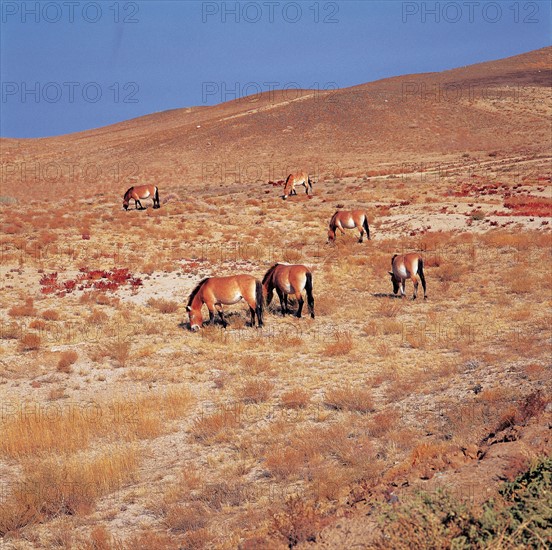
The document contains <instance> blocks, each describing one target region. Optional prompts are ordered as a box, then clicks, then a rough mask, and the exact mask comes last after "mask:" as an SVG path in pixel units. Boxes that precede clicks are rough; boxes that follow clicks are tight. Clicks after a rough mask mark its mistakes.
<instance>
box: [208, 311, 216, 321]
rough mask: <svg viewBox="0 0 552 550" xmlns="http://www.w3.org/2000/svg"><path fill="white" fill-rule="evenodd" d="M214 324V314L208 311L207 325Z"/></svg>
mask: <svg viewBox="0 0 552 550" xmlns="http://www.w3.org/2000/svg"><path fill="white" fill-rule="evenodd" d="M214 324H215V312H214V311H213V310H211V309H209V325H214Z"/></svg>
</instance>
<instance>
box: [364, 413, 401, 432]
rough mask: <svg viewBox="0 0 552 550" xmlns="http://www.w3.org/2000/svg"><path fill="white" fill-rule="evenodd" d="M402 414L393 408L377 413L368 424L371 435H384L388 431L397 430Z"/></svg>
mask: <svg viewBox="0 0 552 550" xmlns="http://www.w3.org/2000/svg"><path fill="white" fill-rule="evenodd" d="M399 419H400V415H399V413H398V412H397V411H395V410H393V409H387V410H385V411H382V412H379V413H376V414H375V415H374V416H373V417H372V418H371V419H370V423H369V425H368V433H369V435H370V436H371V437H382V436H384V435H385V434H387V433H388V432H390V431H392V430H395V428H396V427H397V423H398V421H399Z"/></svg>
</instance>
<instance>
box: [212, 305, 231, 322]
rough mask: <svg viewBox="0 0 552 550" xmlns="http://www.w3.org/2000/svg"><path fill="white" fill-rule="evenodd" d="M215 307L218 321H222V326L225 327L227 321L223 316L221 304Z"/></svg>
mask: <svg viewBox="0 0 552 550" xmlns="http://www.w3.org/2000/svg"><path fill="white" fill-rule="evenodd" d="M215 307H216V308H217V311H218V314H219V317H220V321H221V323H222V326H223V328H226V327H227V326H228V323H227V322H226V319H225V318H224V313H223V311H222V305H220V304H218V305H216V306H215Z"/></svg>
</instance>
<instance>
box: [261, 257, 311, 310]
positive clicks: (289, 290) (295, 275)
mask: <svg viewBox="0 0 552 550" xmlns="http://www.w3.org/2000/svg"><path fill="white" fill-rule="evenodd" d="M262 285H263V291H264V293H265V295H266V305H267V306H269V305H270V302H271V301H272V297H273V296H274V289H276V292H277V294H278V298H280V305H281V307H282V315H285V314H286V313H289V309H288V301H287V300H288V294H295V298H296V299H297V302H298V303H299V309H298V310H297V313H296V314H295V315H296V316H297V317H298V318H300V317H301V312H302V311H303V304H304V303H305V301H304V300H303V295H302V291H303V290H305V291H306V293H307V302H308V305H309V312H310V316H311V317H312V318H313V319H314V297H313V295H312V273H311V272H310V270H309V269H308V268H307V267H306V266H304V265H290V264H274V265H273V266H272V267H271V268H270V269H269V270H268V271H267V272H266V273H265V276H264V277H263V281H262Z"/></svg>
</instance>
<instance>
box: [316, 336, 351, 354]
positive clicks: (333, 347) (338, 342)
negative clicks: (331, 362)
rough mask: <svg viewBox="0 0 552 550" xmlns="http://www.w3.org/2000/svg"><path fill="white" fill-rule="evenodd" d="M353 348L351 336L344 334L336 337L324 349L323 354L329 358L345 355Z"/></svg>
mask: <svg viewBox="0 0 552 550" xmlns="http://www.w3.org/2000/svg"><path fill="white" fill-rule="evenodd" d="M353 347H354V341H353V337H352V335H351V334H349V333H347V332H345V333H343V334H338V335H336V337H335V340H334V341H333V342H331V343H330V344H328V345H326V346H325V347H324V349H323V354H324V355H328V356H329V357H334V356H338V355H347V354H348V353H350V352H351V351H352V350H353Z"/></svg>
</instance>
